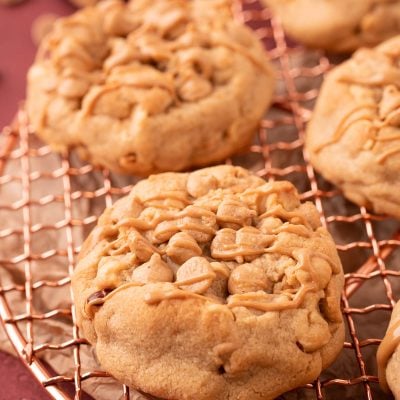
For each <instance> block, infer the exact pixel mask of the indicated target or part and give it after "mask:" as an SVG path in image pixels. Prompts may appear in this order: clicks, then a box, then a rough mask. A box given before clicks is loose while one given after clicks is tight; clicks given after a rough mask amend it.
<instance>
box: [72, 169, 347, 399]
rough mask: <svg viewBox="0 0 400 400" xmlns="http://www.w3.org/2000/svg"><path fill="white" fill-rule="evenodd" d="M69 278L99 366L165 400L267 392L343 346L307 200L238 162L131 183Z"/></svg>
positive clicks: (321, 364)
mask: <svg viewBox="0 0 400 400" xmlns="http://www.w3.org/2000/svg"><path fill="white" fill-rule="evenodd" d="M72 287H73V292H74V298H75V304H76V311H77V318H78V323H79V326H80V328H81V332H82V333H83V335H85V337H86V338H87V339H88V340H89V341H90V342H91V343H92V344H93V346H94V347H95V350H96V354H97V357H98V360H99V362H100V364H101V365H102V367H103V368H104V369H105V370H106V371H108V372H109V373H111V374H112V375H113V376H114V377H116V378H117V379H119V380H120V381H122V382H123V383H125V384H127V385H129V386H131V387H134V388H136V389H141V390H142V391H144V392H147V393H149V394H151V395H153V396H157V397H161V398H163V399H171V400H172V399H196V400H209V399H218V400H224V399H225V400H228V399H241V400H256V399H264V400H265V399H273V398H275V397H276V396H278V395H279V394H281V393H283V392H285V391H287V390H290V389H293V388H295V387H297V386H300V385H303V384H306V383H308V382H311V381H313V380H314V379H316V378H317V377H318V375H319V374H320V372H321V370H322V369H323V368H325V367H327V366H328V365H329V364H330V363H331V362H332V361H333V360H334V359H335V357H336V356H337V354H338V353H339V351H340V350H341V348H342V345H343V340H344V330H343V321H342V315H341V312H340V293H341V290H342V288H343V272H342V267H341V263H340V260H339V257H338V254H337V251H336V248H335V244H334V242H333V240H332V238H331V236H330V235H329V233H328V232H327V231H326V230H325V229H324V228H322V227H321V224H320V219H319V214H318V212H317V210H316V208H315V206H314V205H313V204H312V203H309V202H308V203H304V204H301V203H300V201H299V195H298V193H297V191H296V189H295V188H294V186H293V185H292V184H291V183H289V182H286V181H282V182H272V183H266V182H265V181H264V180H263V179H261V178H259V177H257V176H255V175H252V174H251V173H250V172H249V171H247V170H245V169H242V168H240V167H233V166H217V167H211V168H206V169H201V170H197V171H195V172H192V173H164V174H159V175H153V176H151V177H150V178H148V179H147V180H143V181H141V182H139V183H138V184H137V185H136V186H135V187H134V188H133V190H132V192H131V193H130V194H129V195H128V196H126V197H124V198H122V199H121V200H119V201H118V202H116V203H115V205H114V206H113V207H111V208H110V209H107V210H106V211H105V212H104V214H103V215H102V216H101V218H100V219H99V222H98V225H97V227H96V228H95V229H94V230H93V231H92V233H91V234H90V235H89V237H88V238H87V240H86V241H85V243H84V245H83V247H82V250H81V253H80V256H79V263H78V265H77V268H76V270H75V273H74V276H73V278H72Z"/></svg>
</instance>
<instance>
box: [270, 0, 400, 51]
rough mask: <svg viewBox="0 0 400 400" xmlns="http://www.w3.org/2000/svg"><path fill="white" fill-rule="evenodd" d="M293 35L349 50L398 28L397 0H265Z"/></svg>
mask: <svg viewBox="0 0 400 400" xmlns="http://www.w3.org/2000/svg"><path fill="white" fill-rule="evenodd" d="M264 3H266V4H267V5H269V6H270V7H271V8H272V10H273V11H274V12H275V13H276V15H277V16H278V17H279V18H280V19H281V20H282V23H283V26H284V29H285V30H286V31H287V33H288V34H289V35H290V36H292V37H293V38H294V39H296V40H298V41H299V42H300V43H304V44H306V45H307V46H310V47H316V48H321V49H326V50H328V51H333V52H351V51H354V50H356V49H357V48H359V47H362V46H375V45H377V44H379V43H381V42H383V41H384V40H386V39H389V38H390V37H392V36H395V35H397V34H398V32H399V25H400V4H399V2H398V1H397V0H264Z"/></svg>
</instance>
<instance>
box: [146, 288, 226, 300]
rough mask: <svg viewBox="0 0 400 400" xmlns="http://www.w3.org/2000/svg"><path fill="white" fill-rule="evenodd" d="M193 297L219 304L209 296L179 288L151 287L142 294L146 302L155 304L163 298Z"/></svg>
mask: <svg viewBox="0 0 400 400" xmlns="http://www.w3.org/2000/svg"><path fill="white" fill-rule="evenodd" d="M188 298H195V299H201V300H203V301H208V302H211V303H215V304H219V303H218V302H216V301H214V300H213V299H212V298H210V297H205V296H202V295H200V294H197V293H193V292H189V291H187V290H181V289H177V288H171V289H151V290H148V291H147V292H146V293H145V295H144V301H145V302H146V303H147V304H157V303H160V302H161V301H163V300H173V299H182V300H185V299H188Z"/></svg>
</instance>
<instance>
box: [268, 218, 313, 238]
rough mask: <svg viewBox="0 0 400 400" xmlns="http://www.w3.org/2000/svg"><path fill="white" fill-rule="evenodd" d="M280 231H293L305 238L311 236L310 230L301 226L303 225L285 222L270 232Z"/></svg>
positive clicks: (277, 232) (276, 232)
mask: <svg viewBox="0 0 400 400" xmlns="http://www.w3.org/2000/svg"><path fill="white" fill-rule="evenodd" d="M282 232H287V233H293V234H295V235H297V236H302V237H305V238H309V237H311V233H312V232H311V231H310V230H309V229H308V228H307V227H305V226H303V225H293V224H290V223H287V222H285V223H284V224H283V225H281V226H279V227H278V228H275V229H273V231H272V233H274V234H276V235H277V234H279V233H282Z"/></svg>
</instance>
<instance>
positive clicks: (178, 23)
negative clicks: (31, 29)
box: [26, 0, 274, 176]
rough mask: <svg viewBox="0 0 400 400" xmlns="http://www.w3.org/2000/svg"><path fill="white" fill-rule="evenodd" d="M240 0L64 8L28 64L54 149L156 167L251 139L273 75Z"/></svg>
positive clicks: (155, 0) (37, 122) (228, 151)
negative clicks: (242, 16) (238, 7)
mask: <svg viewBox="0 0 400 400" xmlns="http://www.w3.org/2000/svg"><path fill="white" fill-rule="evenodd" d="M231 7H232V0H207V1H203V0H192V1H184V0H152V1H150V0H135V1H132V2H128V3H124V2H122V1H120V0H106V1H101V2H99V3H98V4H97V5H96V6H93V7H87V8H85V9H83V10H80V11H78V12H76V13H75V14H73V15H71V16H69V17H66V18H62V19H59V20H58V21H57V22H56V23H55V25H54V27H53V29H52V31H51V32H50V33H49V34H48V35H47V36H46V38H45V39H44V40H43V41H42V43H41V46H40V48H39V51H38V54H37V57H36V60H35V63H34V64H33V66H32V67H31V68H30V70H29V73H28V89H27V103H26V104H27V110H28V114H29V118H30V122H31V124H32V126H33V128H34V129H35V131H36V132H37V133H38V135H39V136H40V137H41V138H42V139H43V140H45V141H46V142H48V143H49V144H50V145H51V146H52V148H53V149H54V150H56V151H64V150H66V149H68V148H76V149H77V150H78V151H79V152H80V154H81V156H82V157H83V158H86V159H88V160H89V161H90V162H92V163H93V164H95V165H102V166H106V167H108V168H110V169H112V170H115V171H118V172H125V173H131V174H137V175H144V176H145V175H149V174H150V173H154V172H161V171H179V170H183V169H188V168H190V167H194V166H202V165H207V164H210V163H215V162H218V161H221V160H223V159H225V158H226V157H229V156H231V155H232V154H234V153H236V152H238V151H241V150H242V149H243V148H245V147H247V146H248V145H249V144H250V143H251V140H252V138H253V136H254V133H255V131H256V129H257V126H258V124H259V122H260V120H261V118H262V116H263V114H264V112H265V111H266V108H267V107H268V105H269V104H270V102H271V97H272V92H273V87H274V84H273V82H274V78H273V71H272V68H271V66H270V63H269V61H268V58H267V55H266V52H265V51H264V49H263V46H262V44H261V42H260V41H259V40H258V39H257V37H256V36H255V34H254V33H253V32H252V31H251V30H250V29H249V28H247V27H246V26H244V25H242V24H240V23H239V22H237V21H235V20H234V19H233V16H232V13H231Z"/></svg>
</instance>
